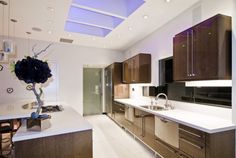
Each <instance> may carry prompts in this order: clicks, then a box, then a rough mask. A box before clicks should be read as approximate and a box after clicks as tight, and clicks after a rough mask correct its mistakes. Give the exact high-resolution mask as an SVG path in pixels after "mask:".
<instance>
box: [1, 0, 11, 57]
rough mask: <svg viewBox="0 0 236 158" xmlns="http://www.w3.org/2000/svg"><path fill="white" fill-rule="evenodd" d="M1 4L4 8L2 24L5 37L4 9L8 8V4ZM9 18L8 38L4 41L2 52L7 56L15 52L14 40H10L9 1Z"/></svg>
mask: <svg viewBox="0 0 236 158" xmlns="http://www.w3.org/2000/svg"><path fill="white" fill-rule="evenodd" d="M0 4H2V7H3V17H2V19H3V22H2V30H3V32H2V33H3V35H4V7H5V6H7V5H8V4H7V2H6V1H3V0H0ZM8 6H9V7H8V18H7V27H8V28H7V38H6V39H3V40H2V42H3V44H2V50H3V52H4V53H5V54H9V53H12V52H13V51H14V46H13V42H12V40H10V9H11V8H10V0H9V5H8Z"/></svg>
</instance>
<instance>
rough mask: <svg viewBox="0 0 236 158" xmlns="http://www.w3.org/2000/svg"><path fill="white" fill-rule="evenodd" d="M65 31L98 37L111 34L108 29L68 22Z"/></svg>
mask: <svg viewBox="0 0 236 158" xmlns="http://www.w3.org/2000/svg"><path fill="white" fill-rule="evenodd" d="M65 30H67V31H70V32H75V33H82V34H87V35H92V36H100V37H105V36H106V35H107V34H108V33H110V32H111V30H108V29H104V28H100V27H95V26H90V25H85V24H80V23H75V22H70V21H67V22H66V26H65Z"/></svg>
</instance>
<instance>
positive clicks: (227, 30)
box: [173, 14, 232, 81]
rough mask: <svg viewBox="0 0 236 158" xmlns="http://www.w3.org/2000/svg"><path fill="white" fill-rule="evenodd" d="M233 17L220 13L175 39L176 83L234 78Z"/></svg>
mask: <svg viewBox="0 0 236 158" xmlns="http://www.w3.org/2000/svg"><path fill="white" fill-rule="evenodd" d="M231 30H232V29H231V17H229V16H225V15H221V14H218V15H216V16H214V17H212V18H210V19H207V20H205V21H203V22H201V23H200V24H197V25H195V26H193V27H192V28H189V29H187V30H185V31H183V32H181V33H179V34H177V35H176V36H175V37H174V39H173V42H174V53H173V54H174V80H175V81H187V80H217V79H231Z"/></svg>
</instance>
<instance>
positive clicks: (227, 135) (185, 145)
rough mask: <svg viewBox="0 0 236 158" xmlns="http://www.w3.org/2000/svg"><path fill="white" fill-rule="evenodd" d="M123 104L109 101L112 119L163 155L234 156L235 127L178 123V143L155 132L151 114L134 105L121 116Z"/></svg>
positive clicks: (178, 157) (193, 157)
mask: <svg viewBox="0 0 236 158" xmlns="http://www.w3.org/2000/svg"><path fill="white" fill-rule="evenodd" d="M125 107H126V106H125V105H121V104H119V103H118V104H113V114H112V119H113V120H114V121H115V122H116V123H118V124H119V125H120V126H121V127H123V128H125V129H126V130H127V131H129V132H130V133H131V134H133V135H134V136H135V137H137V138H138V139H139V140H140V141H142V142H143V143H144V144H145V145H147V146H148V147H149V148H151V149H152V150H154V151H155V152H156V153H158V154H159V155H160V156H162V157H163V158H235V130H231V131H225V132H220V133H214V134H208V133H205V132H203V131H200V130H197V129H194V128H191V127H188V126H185V125H181V124H179V127H178V129H179V147H178V148H177V147H174V146H172V145H170V144H168V143H166V142H164V141H163V140H161V139H159V138H157V137H156V136H155V130H158V129H155V116H154V115H153V114H150V113H147V112H145V111H142V110H139V109H136V108H134V109H133V110H131V111H133V112H131V113H130V112H129V117H132V116H131V115H133V117H132V119H127V118H129V117H127V116H125Z"/></svg>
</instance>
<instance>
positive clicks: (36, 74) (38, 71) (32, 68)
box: [13, 44, 52, 118]
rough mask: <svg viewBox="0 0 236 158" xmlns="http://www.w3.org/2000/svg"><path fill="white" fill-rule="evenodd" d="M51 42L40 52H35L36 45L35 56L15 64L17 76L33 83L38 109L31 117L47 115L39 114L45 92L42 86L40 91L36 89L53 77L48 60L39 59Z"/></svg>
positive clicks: (14, 68)
mask: <svg viewBox="0 0 236 158" xmlns="http://www.w3.org/2000/svg"><path fill="white" fill-rule="evenodd" d="M50 46H51V44H49V45H48V46H47V47H46V48H45V49H44V50H41V51H40V52H37V53H36V52H34V47H33V49H32V51H33V52H34V56H33V57H30V56H27V57H25V58H24V59H22V60H18V61H17V62H16V63H15V64H13V72H14V73H15V75H16V76H17V78H18V79H19V80H22V81H24V82H25V83H26V84H28V85H31V87H32V88H31V90H32V91H33V92H34V95H35V96H36V99H37V104H38V107H37V111H36V112H33V113H31V118H40V117H47V116H45V115H39V113H40V111H41V108H42V105H43V101H42V100H41V96H42V94H43V90H42V88H39V92H37V90H36V84H43V83H45V82H46V81H47V80H48V79H49V78H50V77H52V74H51V70H50V68H49V65H48V63H47V62H46V61H42V60H39V59H37V57H38V55H40V54H41V53H43V52H45V51H46V50H47V49H48V48H49V47H50Z"/></svg>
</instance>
